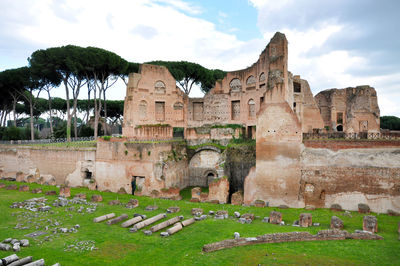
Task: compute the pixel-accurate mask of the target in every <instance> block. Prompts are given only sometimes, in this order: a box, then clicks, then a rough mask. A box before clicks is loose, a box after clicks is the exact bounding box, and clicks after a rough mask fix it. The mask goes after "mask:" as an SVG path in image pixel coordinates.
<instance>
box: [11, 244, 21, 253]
mask: <svg viewBox="0 0 400 266" xmlns="http://www.w3.org/2000/svg"><path fill="white" fill-rule="evenodd" d="M13 250H14V251H15V252H20V251H21V244H20V243H19V242H18V243H15V244H14V245H13Z"/></svg>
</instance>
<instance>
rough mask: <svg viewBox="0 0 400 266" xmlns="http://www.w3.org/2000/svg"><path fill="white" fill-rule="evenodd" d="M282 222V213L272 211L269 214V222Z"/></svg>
mask: <svg viewBox="0 0 400 266" xmlns="http://www.w3.org/2000/svg"><path fill="white" fill-rule="evenodd" d="M281 222H282V213H280V212H276V211H272V212H271V213H270V214H269V223H271V224H280V223H281Z"/></svg>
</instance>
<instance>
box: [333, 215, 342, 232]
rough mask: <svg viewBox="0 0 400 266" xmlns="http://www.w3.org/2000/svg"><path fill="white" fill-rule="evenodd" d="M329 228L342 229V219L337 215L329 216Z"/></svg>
mask: <svg viewBox="0 0 400 266" xmlns="http://www.w3.org/2000/svg"><path fill="white" fill-rule="evenodd" d="M331 229H340V230H342V229H343V221H342V219H340V218H339V217H337V216H332V218H331Z"/></svg>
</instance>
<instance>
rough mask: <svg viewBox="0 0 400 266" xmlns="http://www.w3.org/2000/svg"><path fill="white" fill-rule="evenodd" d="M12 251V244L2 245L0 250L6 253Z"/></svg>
mask: <svg viewBox="0 0 400 266" xmlns="http://www.w3.org/2000/svg"><path fill="white" fill-rule="evenodd" d="M11 249H12V246H11V245H10V244H3V243H0V250H5V251H9V250H11Z"/></svg>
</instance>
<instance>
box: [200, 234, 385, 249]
mask: <svg viewBox="0 0 400 266" xmlns="http://www.w3.org/2000/svg"><path fill="white" fill-rule="evenodd" d="M344 239H369V240H381V239H383V237H381V236H379V235H375V234H370V233H348V232H347V231H342V230H322V231H319V232H318V233H317V234H316V235H312V234H310V233H309V232H290V233H275V234H265V235H261V236H257V237H246V238H237V239H227V240H223V241H220V242H215V243H211V244H207V245H204V246H203V251H204V252H212V251H216V250H221V249H226V248H233V247H238V246H248V245H254V244H264V243H281V242H298V241H321V240H344Z"/></svg>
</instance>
